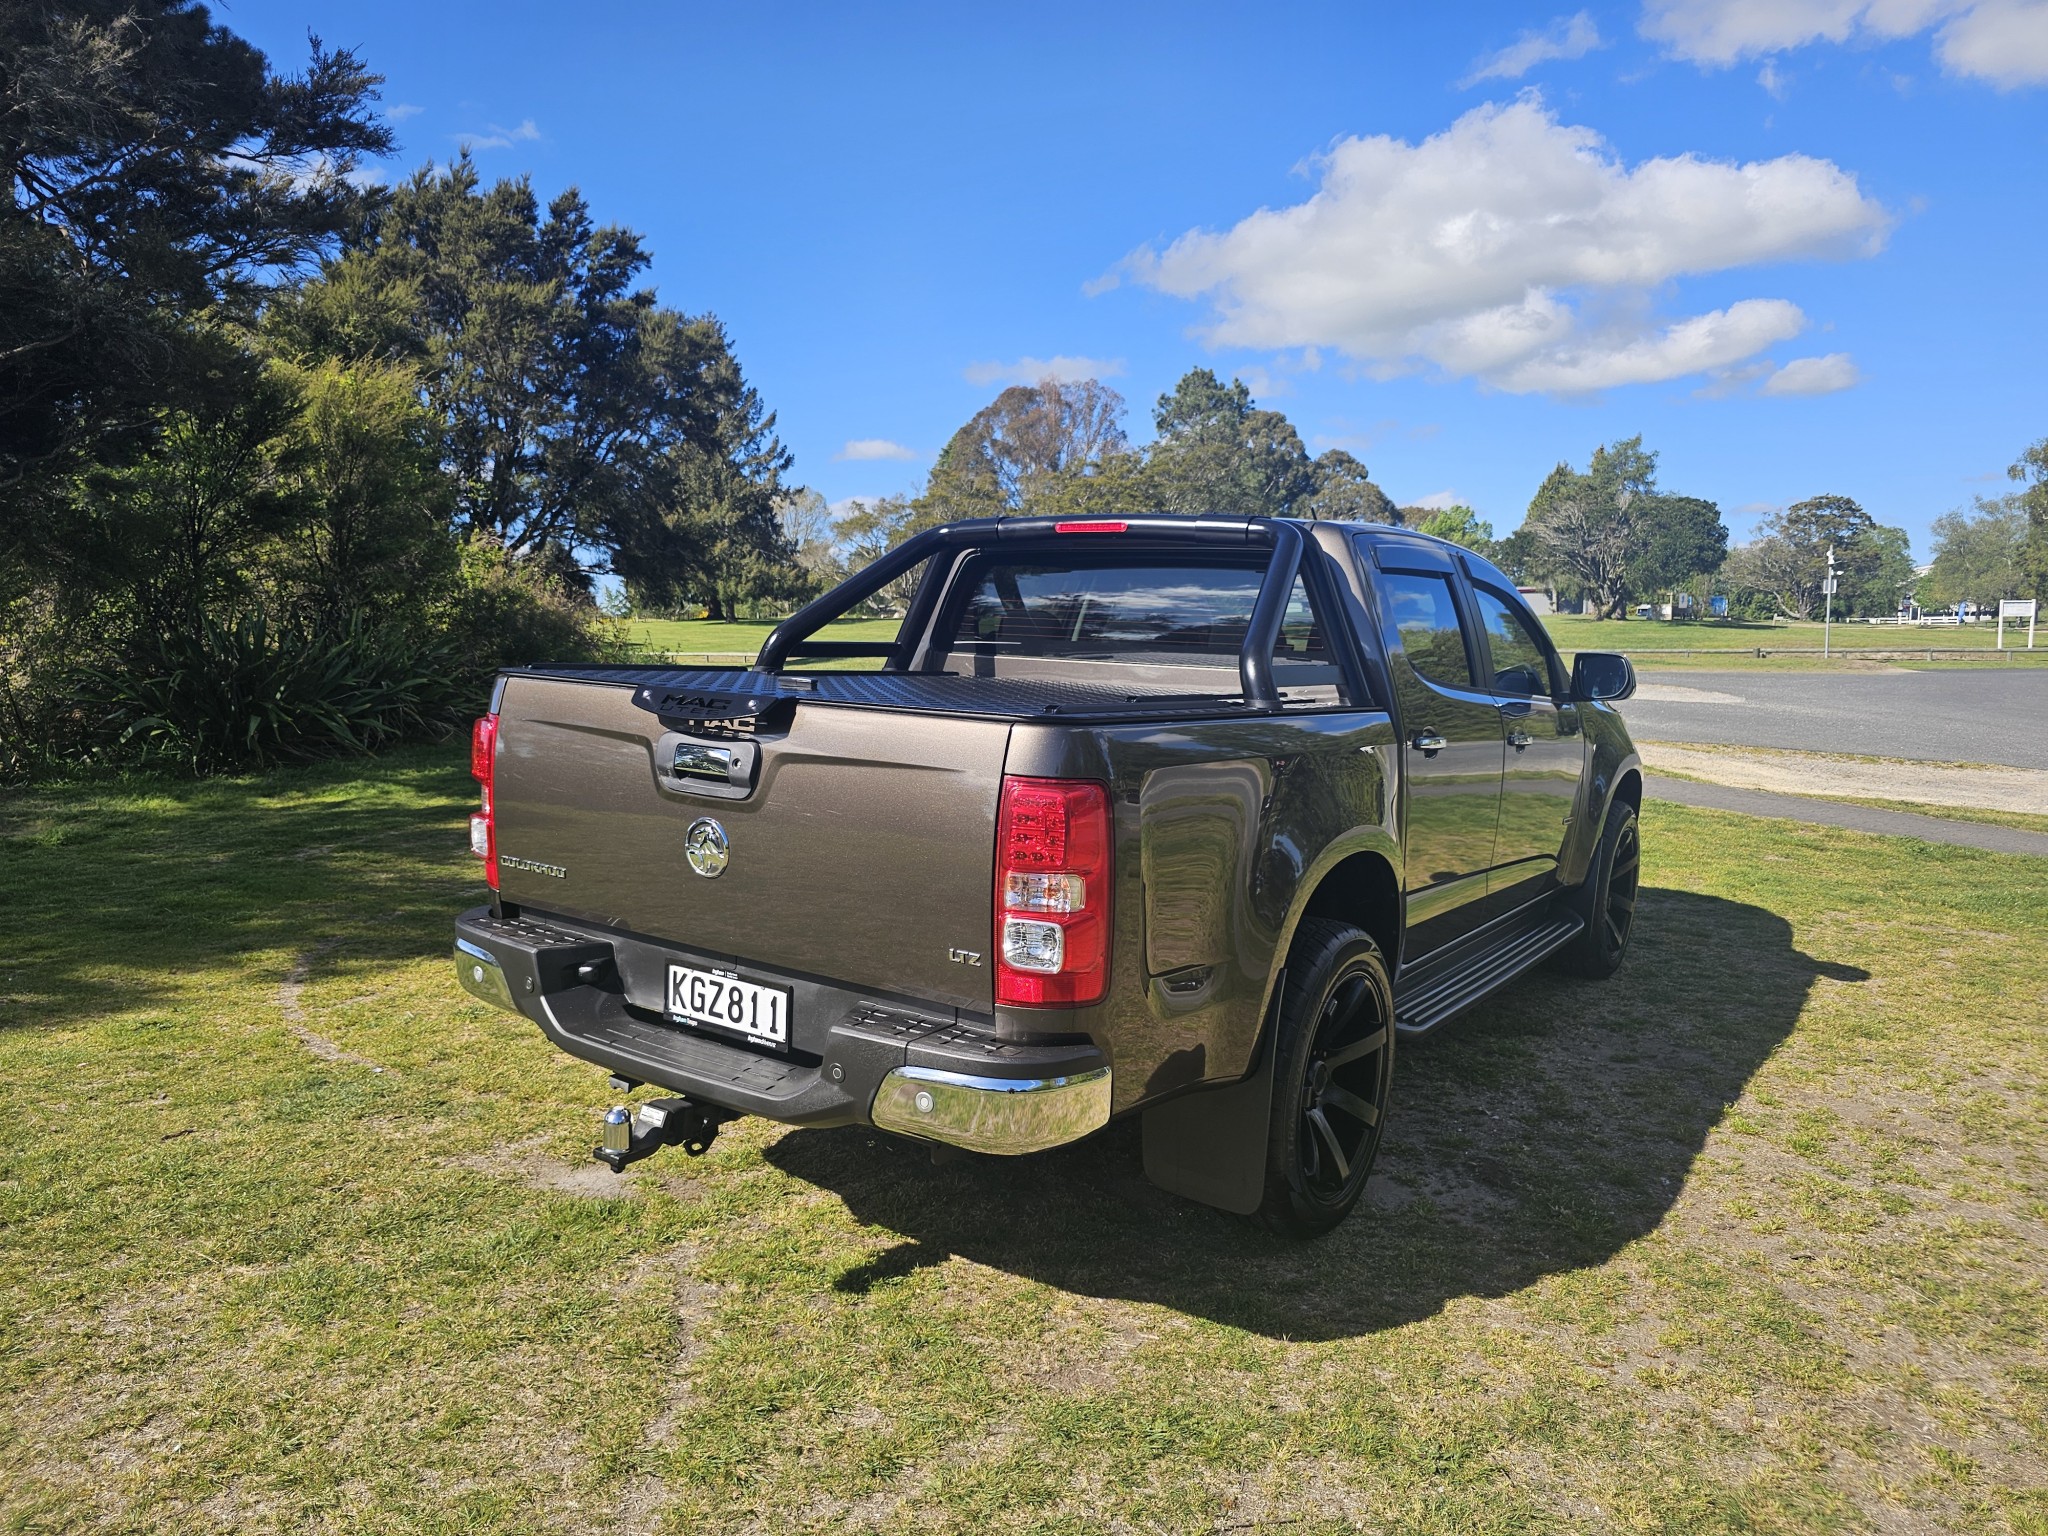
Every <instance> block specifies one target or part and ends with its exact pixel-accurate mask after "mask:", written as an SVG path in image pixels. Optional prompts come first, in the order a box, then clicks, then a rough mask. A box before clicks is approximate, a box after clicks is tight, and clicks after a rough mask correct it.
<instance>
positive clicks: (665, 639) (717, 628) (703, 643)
mask: <svg viewBox="0 0 2048 1536" xmlns="http://www.w3.org/2000/svg"><path fill="white" fill-rule="evenodd" d="M774 628H775V622H774V620H772V619H763V620H761V621H759V622H755V621H752V620H734V621H733V622H732V623H729V624H728V623H713V622H711V621H710V620H708V619H629V620H627V621H626V638H627V641H628V643H630V644H632V645H639V646H646V647H648V648H649V649H651V650H657V651H676V652H681V653H687V654H692V655H706V654H710V655H716V654H719V653H721V652H722V653H726V654H732V655H739V654H745V655H747V656H749V657H751V656H752V655H753V654H754V653H755V652H756V651H758V650H760V649H761V642H762V641H763V640H766V639H767V638H768V634H769V631H771V630H773V629H774ZM896 629H897V621H896V620H894V619H843V620H841V621H840V622H839V623H837V624H832V625H829V626H827V627H826V628H825V629H823V630H820V631H819V633H818V638H819V639H821V640H823V639H830V640H894V639H895V638H896Z"/></svg>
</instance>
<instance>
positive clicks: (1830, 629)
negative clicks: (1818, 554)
mask: <svg viewBox="0 0 2048 1536" xmlns="http://www.w3.org/2000/svg"><path fill="white" fill-rule="evenodd" d="M1821 590H1822V591H1823V592H1825V593H1826V594H1827V615H1826V617H1825V618H1823V619H1822V620H1821V626H1820V654H1821V657H1822V659H1823V660H1825V659H1826V658H1827V657H1828V656H1829V655H1831V654H1833V641H1834V634H1835V546H1834V545H1832V544H1830V545H1829V546H1828V579H1827V581H1826V582H1825V583H1824V584H1823V585H1822V587H1821Z"/></svg>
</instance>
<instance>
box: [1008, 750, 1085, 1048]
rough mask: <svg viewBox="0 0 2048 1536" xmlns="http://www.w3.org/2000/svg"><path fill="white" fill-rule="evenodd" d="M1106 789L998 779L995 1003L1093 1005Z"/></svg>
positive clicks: (1069, 781) (1076, 782)
mask: <svg viewBox="0 0 2048 1536" xmlns="http://www.w3.org/2000/svg"><path fill="white" fill-rule="evenodd" d="M1109 853H1110V814H1109V788H1108V786H1107V785H1104V784H1098V783H1096V782H1095V781H1094V780H1093V779H1026V778H1018V777H1016V776H1014V775H1006V776H1005V777H1004V779H1003V793H1002V801H1001V804H1000V806H999V808H998V810H997V812H996V889H995V907H996V912H995V918H996V924H995V926H996V934H995V940H996V942H995V949H996V1001H997V1002H998V1003H1011V1004H1019V1005H1022V1006H1024V1007H1028V1008H1075V1007H1080V1006H1081V1005H1083V1004H1086V1003H1093V1002H1098V1001H1100V1000H1101V997H1102V994H1103V992H1104V991H1105V990H1106V989H1107V988H1108V985H1109V902H1110V886H1109Z"/></svg>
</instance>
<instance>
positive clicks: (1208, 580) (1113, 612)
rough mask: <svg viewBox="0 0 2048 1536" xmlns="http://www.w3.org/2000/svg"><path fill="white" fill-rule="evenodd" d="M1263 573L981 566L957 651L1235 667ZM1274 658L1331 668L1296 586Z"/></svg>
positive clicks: (1164, 565)
mask: <svg viewBox="0 0 2048 1536" xmlns="http://www.w3.org/2000/svg"><path fill="white" fill-rule="evenodd" d="M1264 576H1265V564H1264V562H1263V561H1261V562H1259V563H1258V564H1255V565H1254V564H1246V563H1243V562H1233V561H1227V560H1213V561H1205V560H1191V559H1186V558H1184V557H1175V558H1174V559H1172V560H1170V561H1168V560H1160V559H1158V558H1156V557H1154V558H1149V559H1148V558H1145V557H1142V556H1136V557H1133V556H1125V557H1123V558H1121V559H1119V558H1116V557H1109V558H1103V557H1094V558H1078V557H1076V558H1064V559H1053V558H1030V559H1024V560H1004V559H999V558H990V557H979V558H977V559H976V560H975V561H974V562H973V563H972V564H971V565H970V566H969V568H968V569H967V570H966V571H965V572H963V573H962V579H961V590H963V591H964V593H965V597H964V600H963V601H962V602H961V603H960V604H959V606H958V607H957V609H956V613H957V615H958V617H957V619H956V620H955V622H954V625H953V638H952V648H953V649H955V650H967V649H972V648H975V647H987V648H989V649H991V650H995V651H998V652H1002V653H1008V654H1011V655H1022V656H1052V657H1073V658H1076V659H1100V658H1108V657H1133V656H1141V655H1147V656H1157V657H1162V658H1167V657H1175V658H1181V659H1195V658H1209V657H1214V658H1216V659H1218V660H1224V659H1229V660H1235V658H1236V656H1237V653H1238V651H1239V650H1240V649H1241V648H1242V647H1243V645H1244V637H1245V631H1246V629H1247V628H1248V627H1249V626H1250V623H1251V614H1252V605H1253V604H1254V603H1255V602H1257V601H1258V596H1259V583H1260V581H1261V580H1262V579H1263V578H1264ZM1274 655H1275V656H1276V657H1293V658H1299V659H1302V660H1311V659H1313V660H1318V661H1322V660H1327V659H1328V658H1329V647H1328V645H1327V643H1326V641H1325V638H1324V636H1323V633H1322V631H1321V628H1320V627H1319V625H1318V624H1317V622H1316V617H1315V612H1314V609H1313V608H1312V607H1311V606H1310V604H1309V599H1308V591H1307V588H1306V587H1305V586H1304V585H1303V584H1302V582H1301V581H1300V580H1299V579H1297V580H1296V581H1295V584H1294V594H1293V597H1292V600H1291V601H1290V602H1289V603H1288V605H1287V617H1286V619H1285V620H1284V621H1283V623H1282V625H1281V629H1280V638H1279V642H1278V644H1277V645H1276V646H1275V647H1274Z"/></svg>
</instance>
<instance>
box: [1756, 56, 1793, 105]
mask: <svg viewBox="0 0 2048 1536" xmlns="http://www.w3.org/2000/svg"><path fill="white" fill-rule="evenodd" d="M1756 83H1757V84H1758V85H1760V86H1762V87H1763V88H1764V89H1765V90H1766V91H1768V92H1769V93H1770V94H1771V95H1772V96H1774V97H1776V98H1777V99H1778V100H1779V101H1783V100H1784V99H1785V90H1786V87H1787V85H1788V84H1789V83H1790V82H1788V81H1787V80H1786V78H1785V77H1784V76H1783V75H1781V74H1779V73H1778V65H1777V61H1776V60H1775V59H1765V60H1764V67H1763V68H1762V69H1760V70H1758V71H1757V72H1756Z"/></svg>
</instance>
